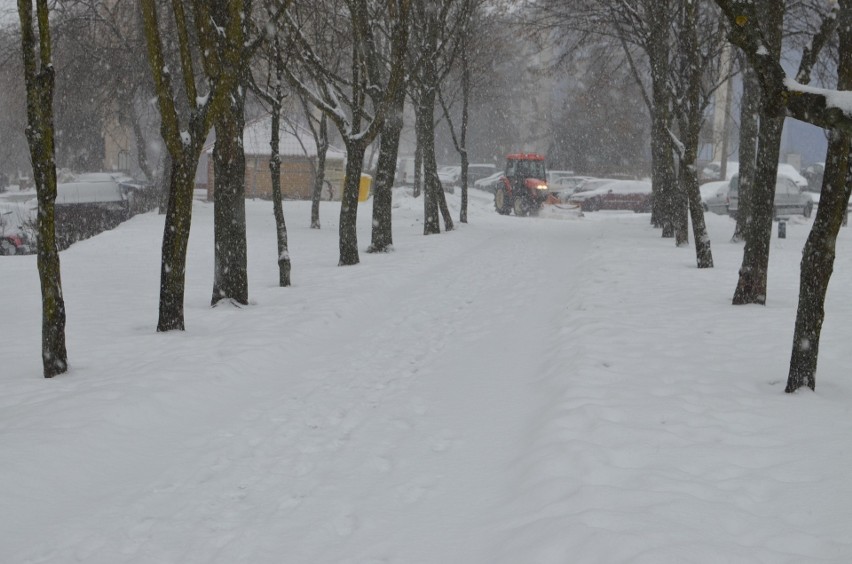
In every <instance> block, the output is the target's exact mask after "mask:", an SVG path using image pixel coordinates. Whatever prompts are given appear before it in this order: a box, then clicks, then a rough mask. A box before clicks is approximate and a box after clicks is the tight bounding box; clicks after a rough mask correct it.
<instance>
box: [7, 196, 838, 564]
mask: <svg viewBox="0 0 852 564" xmlns="http://www.w3.org/2000/svg"><path fill="white" fill-rule="evenodd" d="M458 197H459V194H458V191H457V192H456V194H455V195H453V196H450V201H451V205H452V207H453V210H454V214H456V215H457V203H458ZM471 198H472V202H471V213H470V223H469V224H467V225H460V226H459V227H458V230H456V231H454V232H450V233H446V234H441V235H438V236H430V237H423V236H422V235H421V232H422V219H421V217H422V210H421V206H422V202H421V201H419V200H413V199H411V198H410V197H408V196H406V195H405V193H404V192H400V193H398V194H397V196H396V199H395V202H396V206H397V208H396V210H395V217H394V240H395V243H396V249H395V252H393V253H389V254H382V255H368V254H366V253H362V255H361V261H362V262H361V264H360V265H358V266H354V267H345V268H341V267H337V266H336V264H337V214H338V211H339V207H338V206H339V204H337V203H326V202H323V207H322V220H323V229H322V230H321V231H316V230H311V229H309V227H308V226H309V214H310V212H309V206H310V204H309V203H307V202H287V203H286V204H285V212H286V214H287V221H288V228H289V232H290V248H291V255H292V258H293V280H294V285H293V287H291V288H278V287H277V286H276V280H277V271H276V268H277V267H276V263H275V256H276V250H275V237H274V223H273V216H272V208H271V205H270V204H269V202H263V201H251V202H248V209H247V215H248V223H249V263H250V283H251V297H252V304H251V305H250V306H248V307H245V308H234V307H232V306H223V307H218V308H210V307H209V299H210V294H211V284H212V281H211V276H212V272H213V258H212V242H211V240H212V221H213V214H212V212H213V206H212V204H209V203H204V202H197V203H196V206H195V210H194V220H193V231H192V237H191V241H190V249H189V262H188V272H187V292H186V321H187V331H186V332H184V333H169V334H157V333H155V331H154V327H155V324H156V316H157V297H158V296H157V288H158V273H159V268H158V267H159V248H160V238H161V233H162V222H163V218H162V217H161V216H158V215H156V214H154V213H149V214H144V215H140V216H137V217H135V218H133V219H132V220H130V221H128V222H127V223H125V224H123V225H121V226H119V227H118V228H117V229H115V230H114V231H110V232H107V233H104V234H102V235H100V236H97V237H95V238H93V239H90V240H87V241H83V242H80V243H77V244H75V245H74V246H73V247H71V248H70V249H68V250H67V251H65V252H63V253H62V277H63V284H64V290H65V298H66V304H67V310H68V327H67V334H68V350H69V358H70V362H71V365H72V370H71V371H70V372H69V373H68V374H67V375H63V376H61V377H59V378H56V379H53V380H44V379H42V378H41V377H40V376H41V365H40V351H39V347H40V307H39V286H38V277H37V273H36V266H35V257H34V256H16V257H0V319H2V320H3V321H2V327H3V334H2V338H0V385H2V390H3V392H2V393H0V506H1V507H2V510H0V562H3V563H12V564H23V563H63V564H64V563H69V562H85V563H98V564H101V563H102V564H116V563H134V564H141V563H145V564H149V563H150V564H163V563H175V564H177V563H180V564H191V563H198V564H211V563H221V564H234V563H247V564H255V563H270V564H272V563H281V562H286V563H296V564H302V563H304V564H315V563H329V564H331V563H341V564H342V563H351V564H354V563H358V564H361V563H364V564H366V563H379V562H382V563H398V564H420V563H422V564H446V563H459V564H528V563H541V564H565V563H569V562H570V563H574V562H583V563H585V562H600V563H614V562H631V563H637V562H638V563H654V564H657V563H666V562H671V563H683V562H700V563H708V564H709V563H713V564H715V563H719V562H743V563H754V562H764V563H773V564H774V563H785V562H789V563H794V562H795V563H799V562H836V563H846V562H850V561H852V532H850V531H852V481H850V479H849V474H850V471H849V467H850V462H852V440H850V437H852V379H850V378H849V355H848V351H849V341H850V338H852V322H850V319H852V299H850V293H852V290H850V288H852V259H850V256H852V252H851V251H852V246H850V239H852V229H850V228H844V229H843V230H842V231H841V236H840V241H839V243H838V248H837V250H838V262H837V265H836V268H835V273H834V279H833V281H832V285H831V288H830V290H829V296H828V317H827V319H826V321H825V324H824V329H823V339H822V344H821V356H820V365H819V374H818V379H817V391H816V393H811V392H810V391H806V392H804V393H798V394H795V395H786V394H784V393H783V388H784V381H785V378H786V366H787V363H788V360H789V349H790V342H791V340H792V330H793V321H794V317H795V308H796V301H797V287H798V265H799V259H800V256H801V249H802V246H803V243H804V240H805V237H806V236H807V232H808V230H809V227H810V223H809V222H808V221H806V220H801V221H794V222H791V223H790V224H788V226H787V239H783V240H780V239H773V242H772V254H771V268H770V281H769V286H770V287H769V301H768V305H767V306H766V307H759V306H744V307H733V306H731V305H730V299H731V296H732V294H733V290H734V286H735V283H736V278H737V269H738V267H739V263H740V259H741V253H742V247H741V246H739V245H733V244H731V243H729V242H728V239H729V237H730V235H731V232H732V229H733V223H732V221H731V220H730V219H729V218H727V217H724V216H715V215H712V214H708V215H707V221H708V223H709V229H710V234H711V237H712V241H713V253H714V259H715V262H716V268H714V269H712V270H697V269H696V268H695V267H694V263H695V258H694V251H693V250H692V249H686V248H682V249H677V248H675V247H674V246H673V243H672V241H671V240H664V239H661V238H660V236H659V232H658V231H656V230H654V229H652V228H651V227H650V226H649V225H648V216H647V215H644V214H643V215H637V214H632V213H618V212H610V213H606V212H604V213H598V214H587V215H586V217H584V218H579V219H578V218H572V217H570V216H562V215H559V214H546V217H542V218H538V219H532V218H517V217H514V216H512V217H503V216H499V215H498V214H496V213H494V212H493V208H492V206H491V204H490V200H489V196H488V195H486V194H485V193H483V192H477V191H472V192H471ZM370 211H371V210H370V202H367V203H365V204H362V205H361V207H360V210H359V229H360V239H359V245H360V247H361V248H362V249H363V248H365V247H366V245H367V244H368V243H369V229H370ZM560 219H563V220H560Z"/></svg>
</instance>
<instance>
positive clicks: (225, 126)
mask: <svg viewBox="0 0 852 564" xmlns="http://www.w3.org/2000/svg"><path fill="white" fill-rule="evenodd" d="M244 92H245V88H244V87H243V85H242V84H239V83H238V86H237V87H236V88H234V89H233V90H232V91H231V93H230V96H229V97H228V98H229V103H228V104H227V107H226V109H225V111H223V112H221V113H220V114H219V115H218V116H217V118H216V122H215V127H216V143H215V145H214V146H213V170H214V187H213V210H214V211H213V213H214V219H213V233H214V267H213V269H214V275H213V296H212V298H211V300H210V303H211V305H216V304H217V303H219V302H220V301H221V300H232V301H233V302H235V303H238V304H241V305H246V304H248V264H247V260H248V258H247V251H246V245H247V243H246V156H245V151H244V149H243V129H244V128H245V95H244Z"/></svg>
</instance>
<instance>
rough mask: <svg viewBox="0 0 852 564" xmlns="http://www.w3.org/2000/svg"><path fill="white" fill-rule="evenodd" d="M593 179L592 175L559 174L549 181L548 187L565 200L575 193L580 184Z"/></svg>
mask: <svg viewBox="0 0 852 564" xmlns="http://www.w3.org/2000/svg"><path fill="white" fill-rule="evenodd" d="M591 179H592V177H591V176H573V175H572V176H558V177H556V178H554V179H552V180H548V181H547V188H548V189H549V190H550V192H551V193H552V194H557V195H558V196H559V197H560V199H563V200H564V199H567V198H568V196H570V195H571V194H573V193H574V191H575V190H576V189H577V187H578V186H579V185H580V184H582V183H583V182H585V181H586V180H591Z"/></svg>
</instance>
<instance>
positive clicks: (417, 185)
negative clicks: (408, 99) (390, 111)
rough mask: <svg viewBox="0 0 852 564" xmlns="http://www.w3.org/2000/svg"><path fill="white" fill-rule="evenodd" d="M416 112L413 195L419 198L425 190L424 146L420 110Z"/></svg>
mask: <svg viewBox="0 0 852 564" xmlns="http://www.w3.org/2000/svg"><path fill="white" fill-rule="evenodd" d="M414 114H415V117H414V132H415V135H414V136H415V141H414V188H413V189H412V195H413V196H414V197H415V198H419V197H420V193H421V192H422V191H423V146H422V145H421V144H420V118H419V117H417V116H418V115H419V114H420V112H419V111H417V109H415V112H414Z"/></svg>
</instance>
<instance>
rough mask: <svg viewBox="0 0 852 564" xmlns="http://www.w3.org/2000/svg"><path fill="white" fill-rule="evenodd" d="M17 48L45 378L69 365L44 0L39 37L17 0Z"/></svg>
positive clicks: (24, 4)
mask: <svg viewBox="0 0 852 564" xmlns="http://www.w3.org/2000/svg"><path fill="white" fill-rule="evenodd" d="M18 15H19V17H20V21H21V53H22V54H23V61H24V77H25V80H26V89H27V122H28V125H27V141H28V143H29V147H30V156H31V160H32V166H33V179H34V181H35V185H36V197H37V199H38V216H37V221H38V259H37V260H38V273H39V281H40V283H41V307H42V318H41V319H42V321H41V356H42V367H43V372H44V377H45V378H52V377H54V376H57V375H59V374H62V373H64V372H65V371H66V370H68V353H67V351H66V348H65V300H64V299H63V297H62V278H61V276H60V267H59V250H58V249H57V247H56V230H55V223H54V218H55V215H54V202H55V201H56V163H55V148H54V128H53V95H54V76H55V75H54V69H53V59H52V56H51V42H50V21H49V18H50V13H49V9H48V7H47V0H36V24H37V29H38V39H36V32H35V30H34V29H33V25H34V22H33V5H32V2H31V1H30V0H18Z"/></svg>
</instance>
